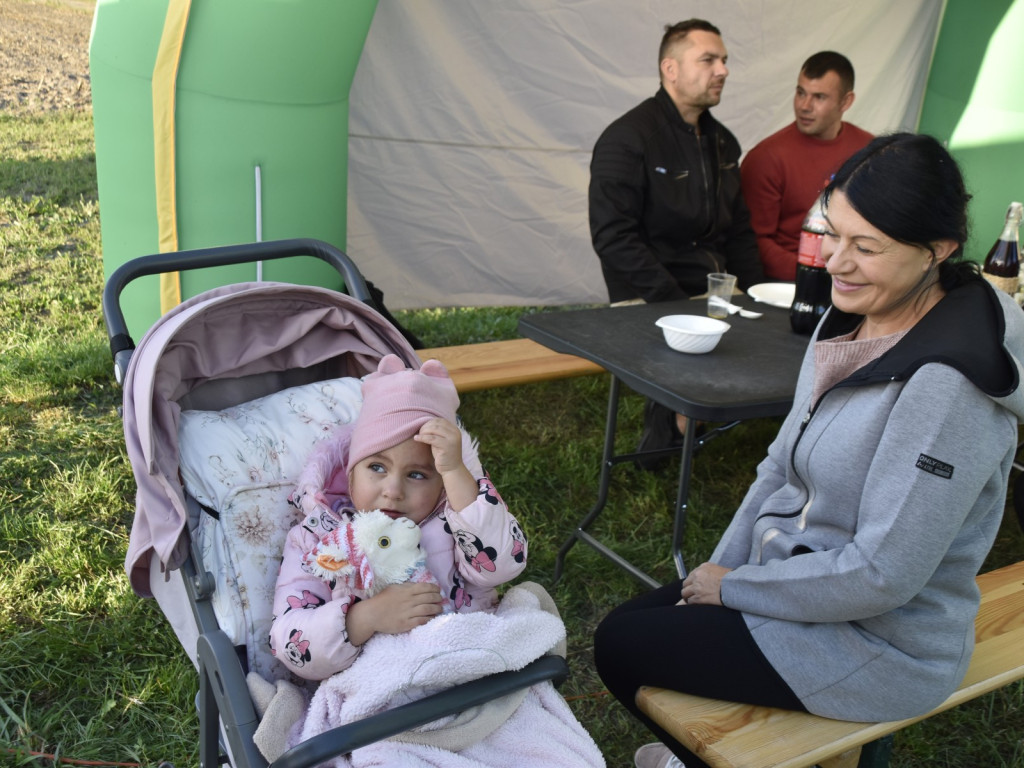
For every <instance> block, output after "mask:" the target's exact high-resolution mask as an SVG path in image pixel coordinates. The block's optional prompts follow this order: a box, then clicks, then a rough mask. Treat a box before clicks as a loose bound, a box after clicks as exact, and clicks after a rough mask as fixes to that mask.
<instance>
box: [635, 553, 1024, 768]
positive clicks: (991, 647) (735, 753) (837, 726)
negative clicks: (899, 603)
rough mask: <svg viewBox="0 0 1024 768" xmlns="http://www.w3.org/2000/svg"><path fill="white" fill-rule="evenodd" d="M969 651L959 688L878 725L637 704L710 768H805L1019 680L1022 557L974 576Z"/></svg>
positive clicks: (729, 707)
mask: <svg viewBox="0 0 1024 768" xmlns="http://www.w3.org/2000/svg"><path fill="white" fill-rule="evenodd" d="M978 584H979V586H980V587H981V589H982V601H981V607H980V609H979V611H978V618H977V620H976V621H975V636H976V641H975V649H974V655H973V656H972V658H971V665H970V667H969V668H968V670H967V674H966V676H965V677H964V681H963V683H961V685H960V687H959V688H958V689H957V690H956V691H955V692H954V693H953V694H952V695H951V696H950V697H949V698H948V699H946V701H945V702H943V703H942V704H941V705H940V706H938V707H936V708H935V709H934V710H932V711H931V712H929V713H927V714H924V715H921V716H920V717H914V718H908V719H906V720H898V721H890V722H883V723H854V722H847V721H843V720H830V719H828V718H823V717H818V716H816V715H811V714H807V713H804V712H790V711H788V710H781V709H773V708H770V707H755V706H752V705H748V704H737V703H735V702H727V701H718V700H715V699H703V698H700V697H698V696H690V695H688V694H683V693H677V692H675V691H668V690H665V689H661V688H649V687H645V688H641V689H640V691H638V692H637V705H638V706H639V707H640V709H641V710H642V711H643V712H645V713H646V714H647V715H648V716H650V717H651V718H652V719H653V720H654V721H655V722H657V723H658V724H659V725H661V726H662V727H663V728H665V729H666V730H667V731H668V732H669V733H671V734H672V736H674V737H675V738H676V739H678V740H679V741H680V742H681V743H683V744H684V745H686V747H687V748H688V749H690V750H691V751H692V752H694V753H695V754H697V755H698V756H699V757H700V758H701V759H703V760H704V761H705V762H707V763H708V764H709V765H711V766H713V768H739V767H741V766H743V767H745V768H754V767H755V766H758V767H760V768H805V767H806V766H811V765H815V764H816V763H821V762H823V761H825V760H828V759H829V758H835V757H837V756H840V755H843V753H846V752H849V751H851V750H855V749H856V748H857V747H860V746H862V745H864V744H867V743H868V742H871V741H874V740H875V739H878V738H881V737H882V736H886V735H888V734H890V733H894V732H895V731H898V730H901V729H902V728H906V727H907V726H908V725H912V724H913V723H916V722H919V721H921V720H924V719H926V718H928V717H931V716H932V715H933V714H936V713H938V712H942V711H945V710H947V709H950V708H952V707H955V706H957V705H958V704H962V703H963V702H965V701H970V700H971V699H974V698H976V697H978V696H981V695H982V694H984V693H988V692H990V691H994V690H996V689H998V688H1001V687H1002V686H1004V685H1007V684H1008V683H1011V682H1013V681H1015V680H1020V679H1022V678H1024V562H1020V563H1016V564H1014V565H1011V566H1007V567H1006V568H1001V569H999V570H997V571H992V572H990V573H987V574H982V575H981V576H979V577H978Z"/></svg>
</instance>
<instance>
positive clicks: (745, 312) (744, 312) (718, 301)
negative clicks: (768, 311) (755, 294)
mask: <svg viewBox="0 0 1024 768" xmlns="http://www.w3.org/2000/svg"><path fill="white" fill-rule="evenodd" d="M708 300H709V301H710V302H711V303H712V304H715V305H716V306H719V307H725V309H726V310H727V311H728V312H729V314H730V315H736V314H738V315H739V316H740V317H745V318H747V319H748V320H756V319H757V318H759V317H763V316H764V313H763V312H752V311H751V310H749V309H744V308H743V307H741V306H739V305H738V304H733V303H732V302H729V301H726V300H725V299H723V298H722V297H721V296H710V297H708Z"/></svg>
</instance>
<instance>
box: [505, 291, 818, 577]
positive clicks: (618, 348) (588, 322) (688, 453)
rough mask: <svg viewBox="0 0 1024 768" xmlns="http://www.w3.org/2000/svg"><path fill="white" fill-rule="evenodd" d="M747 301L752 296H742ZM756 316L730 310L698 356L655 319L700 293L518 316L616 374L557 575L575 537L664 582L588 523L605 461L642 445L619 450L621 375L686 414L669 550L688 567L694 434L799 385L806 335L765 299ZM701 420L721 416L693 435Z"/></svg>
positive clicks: (761, 410) (697, 303)
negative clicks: (675, 345)
mask: <svg viewBox="0 0 1024 768" xmlns="http://www.w3.org/2000/svg"><path fill="white" fill-rule="evenodd" d="M742 303H744V304H745V305H748V306H749V305H751V304H752V302H748V301H742ZM751 308H753V309H757V310H758V311H763V312H764V316H763V317H761V318H758V319H756V320H748V319H743V318H740V317H738V316H736V315H733V316H731V317H730V318H729V319H728V320H727V322H728V323H729V325H730V326H731V328H730V329H729V330H728V331H727V332H726V333H725V334H724V335H723V336H722V339H721V341H720V342H719V343H718V346H716V347H715V349H714V350H712V351H711V352H709V353H706V354H700V355H691V354H685V353H682V352H676V351H675V350H673V349H671V348H670V347H669V346H668V344H666V343H665V340H664V336H663V334H662V331H661V329H660V328H658V327H657V326H656V325H655V321H656V320H657V319H658V318H659V317H662V316H664V315H673V314H705V312H706V309H707V301H706V299H693V300H686V299H684V300H680V301H672V302H663V303H657V304H638V305H631V306H623V307H599V308H596V309H580V310H570V311H556V312H542V313H538V314H532V315H524V316H523V317H522V318H521V319H520V320H519V332H520V333H521V334H522V335H523V336H526V337H527V338H530V339H533V340H534V341H536V342H539V343H541V344H543V345H544V346H547V347H550V348H551V349H553V350H555V351H556V352H565V353H568V354H573V355H578V356H579V357H583V358H586V359H587V360H591V361H593V362H595V363H597V364H598V365H600V366H601V367H602V368H604V369H605V370H606V371H608V372H609V373H610V374H611V376H612V381H611V387H610V393H609V397H608V412H607V420H606V425H605V439H604V449H603V453H602V463H601V478H600V486H599V488H598V498H597V501H596V503H595V504H594V506H593V507H592V508H591V510H590V511H589V512H588V513H587V515H586V516H585V517H584V518H583V519H582V520H581V521H580V523H579V525H578V526H577V527H576V529H575V530H574V531H573V532H572V534H571V535H570V537H569V538H568V539H567V540H566V542H565V544H563V545H562V548H561V550H560V551H559V553H558V558H557V560H556V562H555V579H556V580H557V579H558V578H560V577H561V574H562V570H563V567H564V565H565V556H566V554H567V553H568V551H569V550H570V549H571V548H572V546H573V545H574V544H575V543H576V541H582V542H584V543H585V544H588V545H589V546H591V547H593V548H594V549H596V550H597V551H598V552H600V553H601V554H602V555H603V556H605V557H607V558H608V559H609V560H611V561H612V562H614V563H616V564H617V565H618V566H620V567H622V568H624V569H625V570H627V571H629V572H630V573H632V574H633V575H634V576H636V577H637V578H638V579H640V580H642V581H644V582H646V583H647V584H649V585H650V586H652V587H657V586H660V584H659V583H658V582H657V581H656V580H655V579H653V578H652V577H651V576H649V575H648V574H647V573H645V572H644V571H642V570H641V569H640V568H638V567H637V566H635V565H634V564H632V563H630V562H629V561H627V560H626V559H625V558H623V557H622V556H620V555H619V554H618V553H616V552H615V551H613V550H612V549H610V548H609V547H607V546H606V545H605V544H603V543H602V542H600V541H598V540H597V539H596V538H594V537H593V536H592V535H591V534H590V533H588V532H587V528H588V527H589V526H590V525H591V524H592V523H593V522H594V520H596V519H597V517H598V516H599V515H600V514H601V512H602V510H603V509H604V507H605V504H606V502H607V500H608V487H609V481H610V476H611V468H612V466H614V465H615V464H618V463H622V462H625V461H630V460H632V459H634V458H636V457H637V456H638V455H639V454H636V453H631V454H619V455H616V454H615V450H614V449H615V432H616V426H617V420H618V401H619V392H620V387H621V385H622V384H625V385H626V386H628V387H629V388H630V389H632V390H634V391H635V392H637V393H639V394H641V395H644V396H646V397H649V398H651V399H652V400H655V401H656V402H658V403H660V404H661V405H664V406H666V407H668V408H670V409H672V410H673V411H675V412H676V413H681V414H684V415H685V416H687V417H689V419H690V425H691V428H690V429H688V430H686V435H685V437H684V440H683V446H682V449H681V450H682V457H681V458H682V461H681V466H680V469H679V488H678V495H677V500H676V508H675V516H674V524H673V532H672V555H673V558H674V559H675V564H676V570H677V571H678V572H679V575H680V576H685V575H686V566H685V563H684V562H683V555H682V541H683V533H684V531H685V526H686V512H687V503H688V501H687V500H688V496H689V488H690V477H691V471H692V463H693V453H694V449H695V448H696V446H697V444H698V442H701V443H703V442H706V441H707V439H709V437H710V435H711V434H717V433H720V432H721V431H724V430H726V429H729V428H731V427H732V426H735V424H737V423H738V422H739V421H742V420H744V419H754V418H764V417H772V416H782V415H785V414H786V413H788V412H789V408H790V406H791V404H792V401H793V393H794V391H795V389H796V379H797V374H798V373H799V368H800V361H801V359H802V358H803V354H804V352H805V350H806V349H807V343H808V338H807V337H806V336H800V335H797V334H795V333H793V332H792V330H791V329H790V327H789V313H788V311H787V310H785V309H780V308H776V307H772V306H767V305H764V304H757V305H753V306H751ZM697 421H702V422H714V423H720V424H722V426H719V427H717V428H715V429H713V430H712V432H711V433H709V434H708V435H705V436H704V437H701V438H698V437H696V432H697V430H696V429H694V428H692V427H693V425H694V424H695V423H696V422H697Z"/></svg>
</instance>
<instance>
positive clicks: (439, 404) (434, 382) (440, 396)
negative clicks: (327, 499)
mask: <svg viewBox="0 0 1024 768" xmlns="http://www.w3.org/2000/svg"><path fill="white" fill-rule="evenodd" d="M458 407H459V396H458V394H457V393H456V392H455V383H454V382H453V381H452V380H451V378H450V377H449V376H448V369H447V368H445V367H444V365H443V364H442V363H441V362H440V361H438V360H427V361H426V362H425V363H423V366H422V367H421V368H420V369H419V370H418V371H414V370H412V369H410V368H406V367H405V363H403V362H402V361H401V359H400V358H399V357H398V356H397V355H387V356H386V357H384V358H382V359H381V361H380V364H379V365H378V366H377V372H376V373H371V374H370V375H369V376H367V377H366V378H365V379H363V407H362V410H361V411H360V413H359V418H358V419H356V421H355V424H354V426H353V427H352V439H351V442H350V444H349V452H348V467H347V469H348V470H349V471H351V470H352V467H354V466H355V465H356V464H358V463H359V462H360V461H362V460H363V459H365V458H366V457H367V456H373V455H374V454H375V453H380V452H381V451H385V450H387V449H388V448H393V447H394V446H396V445H398V444H399V443H401V442H404V441H405V440H408V439H409V438H410V437H412V436H413V435H415V434H416V433H417V432H419V431H420V427H422V426H423V425H424V424H426V423H427V422H428V421H430V420H431V419H434V418H441V419H447V420H448V421H450V422H452V423H453V424H454V423H455V412H456V410H458Z"/></svg>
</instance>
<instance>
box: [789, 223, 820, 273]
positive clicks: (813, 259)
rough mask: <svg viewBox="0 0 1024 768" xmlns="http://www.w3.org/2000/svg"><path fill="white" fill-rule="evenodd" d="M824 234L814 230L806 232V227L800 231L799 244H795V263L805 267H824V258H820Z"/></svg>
mask: <svg viewBox="0 0 1024 768" xmlns="http://www.w3.org/2000/svg"><path fill="white" fill-rule="evenodd" d="M824 239H825V236H824V235H821V234H818V233H816V232H808V231H807V230H806V229H804V230H801V231H800V244H799V245H798V246H797V251H796V260H797V263H799V264H803V265H804V266H805V267H820V268H821V269H824V268H825V260H824V259H823V258H821V243H822V241H823V240H824Z"/></svg>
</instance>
